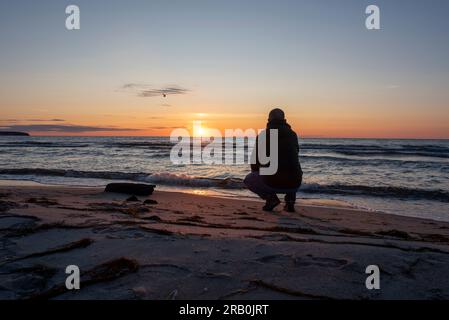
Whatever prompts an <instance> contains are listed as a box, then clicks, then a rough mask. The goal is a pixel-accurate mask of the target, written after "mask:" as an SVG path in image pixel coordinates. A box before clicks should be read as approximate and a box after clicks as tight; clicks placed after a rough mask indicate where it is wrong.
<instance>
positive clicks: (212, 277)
mask: <svg viewBox="0 0 449 320" xmlns="http://www.w3.org/2000/svg"><path fill="white" fill-rule="evenodd" d="M128 197H129V196H127V195H121V194H112V193H104V192H103V189H99V188H75V187H54V186H45V187H44V186H5V185H1V186H0V233H1V238H0V241H1V245H0V299H30V298H32V299H448V298H449V277H447V274H446V273H447V270H449V224H448V223H444V222H437V221H431V220H425V219H417V218H409V217H402V216H395V215H388V214H382V213H376V212H367V211H363V210H357V209H351V208H345V207H342V206H336V205H335V204H338V203H335V204H333V203H332V202H330V203H328V205H327V206H322V205H313V203H312V204H311V203H307V202H305V203H306V204H304V203H302V202H301V201H299V204H298V206H297V210H296V211H297V212H296V213H287V212H285V211H282V206H279V207H278V208H277V209H276V211H274V212H273V213H267V212H264V211H262V210H261V206H262V202H259V201H249V200H248V201H245V200H235V199H223V198H216V197H211V196H202V195H193V194H184V193H176V192H162V191H155V193H154V194H153V195H151V196H150V197H138V198H139V201H137V202H129V201H126V199H127V198H128ZM148 199H151V200H155V201H156V202H157V203H143V202H144V200H148ZM373 264H374V265H378V266H379V268H380V270H381V271H380V285H381V289H380V290H368V289H366V286H365V280H366V277H367V276H368V275H367V274H366V273H365V269H366V267H367V266H368V265H373ZM68 265H77V266H78V267H79V268H80V270H81V289H80V290H74V291H68V290H67V289H66V288H65V279H66V277H67V275H66V274H65V268H66V267H67V266H68Z"/></svg>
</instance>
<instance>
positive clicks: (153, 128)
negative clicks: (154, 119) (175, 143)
mask: <svg viewBox="0 0 449 320" xmlns="http://www.w3.org/2000/svg"><path fill="white" fill-rule="evenodd" d="M148 129H150V130H166V129H186V127H148Z"/></svg>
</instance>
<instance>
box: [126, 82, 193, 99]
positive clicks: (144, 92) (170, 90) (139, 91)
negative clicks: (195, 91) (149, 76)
mask: <svg viewBox="0 0 449 320" xmlns="http://www.w3.org/2000/svg"><path fill="white" fill-rule="evenodd" d="M122 89H124V90H126V91H131V92H133V93H135V94H136V95H137V96H138V97H143V98H150V97H159V96H164V95H166V96H168V95H181V94H187V93H189V92H190V90H189V89H186V88H183V87H180V86H177V85H173V86H166V87H162V88H155V87H152V86H149V85H146V84H139V83H127V84H125V85H123V87H122Z"/></svg>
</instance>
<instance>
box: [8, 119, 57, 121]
mask: <svg viewBox="0 0 449 320" xmlns="http://www.w3.org/2000/svg"><path fill="white" fill-rule="evenodd" d="M27 121H32V122H65V120H64V119H3V120H0V122H27Z"/></svg>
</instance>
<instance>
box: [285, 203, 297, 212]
mask: <svg viewBox="0 0 449 320" xmlns="http://www.w3.org/2000/svg"><path fill="white" fill-rule="evenodd" d="M284 210H285V211H287V212H295V203H293V202H286V203H285V206H284Z"/></svg>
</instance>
